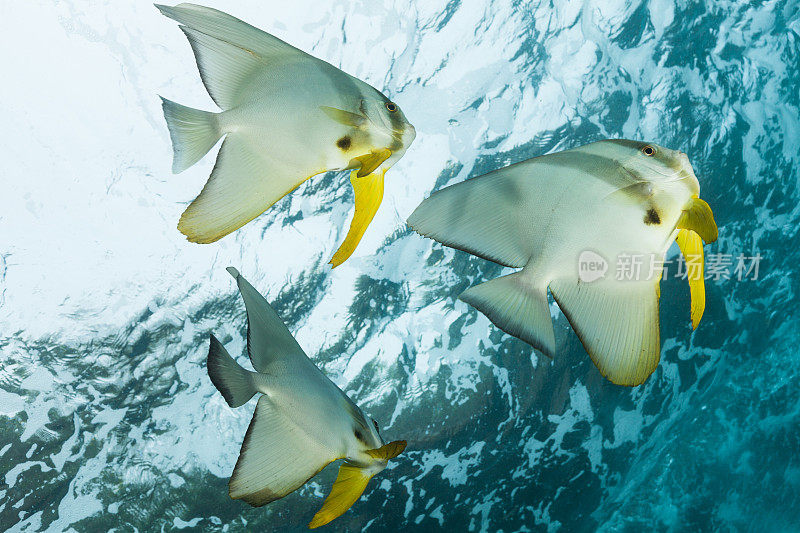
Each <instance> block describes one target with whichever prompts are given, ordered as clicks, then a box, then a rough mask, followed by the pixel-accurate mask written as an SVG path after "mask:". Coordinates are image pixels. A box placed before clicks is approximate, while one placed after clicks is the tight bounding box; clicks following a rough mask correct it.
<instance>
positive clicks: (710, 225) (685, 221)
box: [677, 198, 719, 243]
mask: <svg viewBox="0 0 800 533" xmlns="http://www.w3.org/2000/svg"><path fill="white" fill-rule="evenodd" d="M677 227H678V229H688V230H692V231H694V232H695V233H697V234H698V235H699V236H700V238H702V239H703V241H705V242H707V243H708V242H714V241H716V240H717V237H718V235H719V232H718V230H717V223H716V222H714V213H713V212H712V211H711V207H710V206H709V205H708V204H707V203H706V202H705V201H704V200H701V199H700V198H692V201H691V203H690V204H689V207H688V208H686V209H684V210H683V212H682V213H681V216H680V218H679V219H678V226H677Z"/></svg>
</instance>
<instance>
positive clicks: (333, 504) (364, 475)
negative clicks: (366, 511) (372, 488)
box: [308, 463, 373, 529]
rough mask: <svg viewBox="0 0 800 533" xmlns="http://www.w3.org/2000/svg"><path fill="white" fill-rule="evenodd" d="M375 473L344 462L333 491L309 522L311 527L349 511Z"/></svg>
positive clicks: (325, 522)
mask: <svg viewBox="0 0 800 533" xmlns="http://www.w3.org/2000/svg"><path fill="white" fill-rule="evenodd" d="M372 476H373V474H371V473H370V472H369V471H368V470H366V469H363V468H359V467H357V466H353V465H351V464H348V463H342V465H341V466H340V467H339V474H338V475H337V476H336V481H335V482H334V483H333V487H331V493H330V494H328V497H327V498H325V502H324V503H323V504H322V508H321V509H320V510H319V511H317V514H315V515H314V518H312V519H311V522H310V523H309V524H308V527H309V529H314V528H317V527H319V526H324V525H325V524H327V523H328V522H330V521H331V520H333V519H335V518H338V517H339V516H341V515H342V514H344V512H345V511H347V510H348V509H349V508H350V507H351V506H352V505H353V504H354V503H356V501H357V500H358V498H359V497H360V496H361V494H362V493H363V492H364V489H366V488H367V483H369V480H370V479H372Z"/></svg>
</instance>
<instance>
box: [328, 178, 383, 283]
mask: <svg viewBox="0 0 800 533" xmlns="http://www.w3.org/2000/svg"><path fill="white" fill-rule="evenodd" d="M384 174H386V171H385V170H384V171H382V172H377V173H375V174H370V175H368V176H364V177H359V176H358V171H356V170H354V171H352V172H351V173H350V183H352V184H353V191H355V194H356V209H355V213H354V214H353V221H352V222H351V223H350V229H349V230H348V232H347V236H346V237H345V238H344V241H343V242H342V244H341V245H340V246H339V249H338V250H336V253H334V254H333V258H331V261H330V264H331V265H333V268H336V267H337V266H339V265H341V264H342V263H344V262H345V261H346V260H347V258H348V257H350V256H351V255H352V254H353V252H354V251H355V249H356V246H358V243H359V242H360V241H361V237H362V236H363V235H364V232H365V231H366V230H367V226H369V223H370V222H372V219H373V218H374V217H375V213H376V212H377V211H378V208H379V207H380V205H381V201H382V200H383V176H384Z"/></svg>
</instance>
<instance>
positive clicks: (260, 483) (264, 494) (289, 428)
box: [228, 396, 340, 507]
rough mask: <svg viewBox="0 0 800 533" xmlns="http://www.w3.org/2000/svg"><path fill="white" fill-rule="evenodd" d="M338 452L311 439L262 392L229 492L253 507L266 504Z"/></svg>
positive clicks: (286, 491)
mask: <svg viewBox="0 0 800 533" xmlns="http://www.w3.org/2000/svg"><path fill="white" fill-rule="evenodd" d="M339 455H340V454H337V453H334V452H333V451H332V450H330V449H328V448H326V447H325V446H323V445H321V444H320V443H318V442H316V441H314V440H313V439H311V438H310V437H309V435H307V434H306V433H305V432H304V431H303V429H302V428H300V427H299V426H297V425H296V424H295V423H294V422H293V421H292V420H291V418H290V417H289V416H287V415H286V414H284V413H283V412H282V411H281V410H280V409H279V408H278V407H277V406H275V405H274V404H273V403H272V401H271V400H270V399H269V398H268V397H267V396H262V397H261V398H259V400H258V405H257V406H256V410H255V413H253V420H252V421H251V422H250V426H249V427H248V428H247V433H246V435H245V438H244V442H243V443H242V450H241V452H240V453H239V459H238V460H237V461H236V467H235V468H234V470H233V474H232V475H231V479H230V482H229V483H228V493H229V495H230V497H231V498H233V499H235V500H237V499H238V500H244V501H245V502H247V503H248V504H250V505H252V506H254V507H260V506H262V505H266V504H268V503H270V502H272V501H275V500H277V499H279V498H282V497H284V496H286V495H287V494H289V493H290V492H292V491H294V490H297V489H298V488H299V487H300V486H302V485H303V484H304V483H305V482H306V481H308V480H309V479H311V478H312V477H314V476H315V475H316V474H317V473H318V472H319V471H320V470H322V469H323V468H325V466H327V465H328V464H329V463H331V462H333V461H335V460H336V459H338V458H340V457H339Z"/></svg>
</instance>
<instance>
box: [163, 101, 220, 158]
mask: <svg viewBox="0 0 800 533" xmlns="http://www.w3.org/2000/svg"><path fill="white" fill-rule="evenodd" d="M161 107H162V108H163V110H164V118H165V119H166V121H167V127H168V128H169V137H170V139H172V151H173V159H172V172H173V173H174V174H178V173H180V172H183V171H184V170H186V169H187V168H189V167H190V166H192V165H194V164H195V163H197V162H198V161H200V159H202V158H203V156H204V155H206V154H207V153H208V151H209V150H211V148H213V147H214V145H215V144H217V141H218V140H219V138H220V137H222V131H221V130H220V128H219V125H218V123H217V114H216V113H211V112H209V111H201V110H199V109H194V108H191V107H186V106H184V105H181V104H178V103H175V102H173V101H171V100H167V99H166V98H161Z"/></svg>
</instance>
